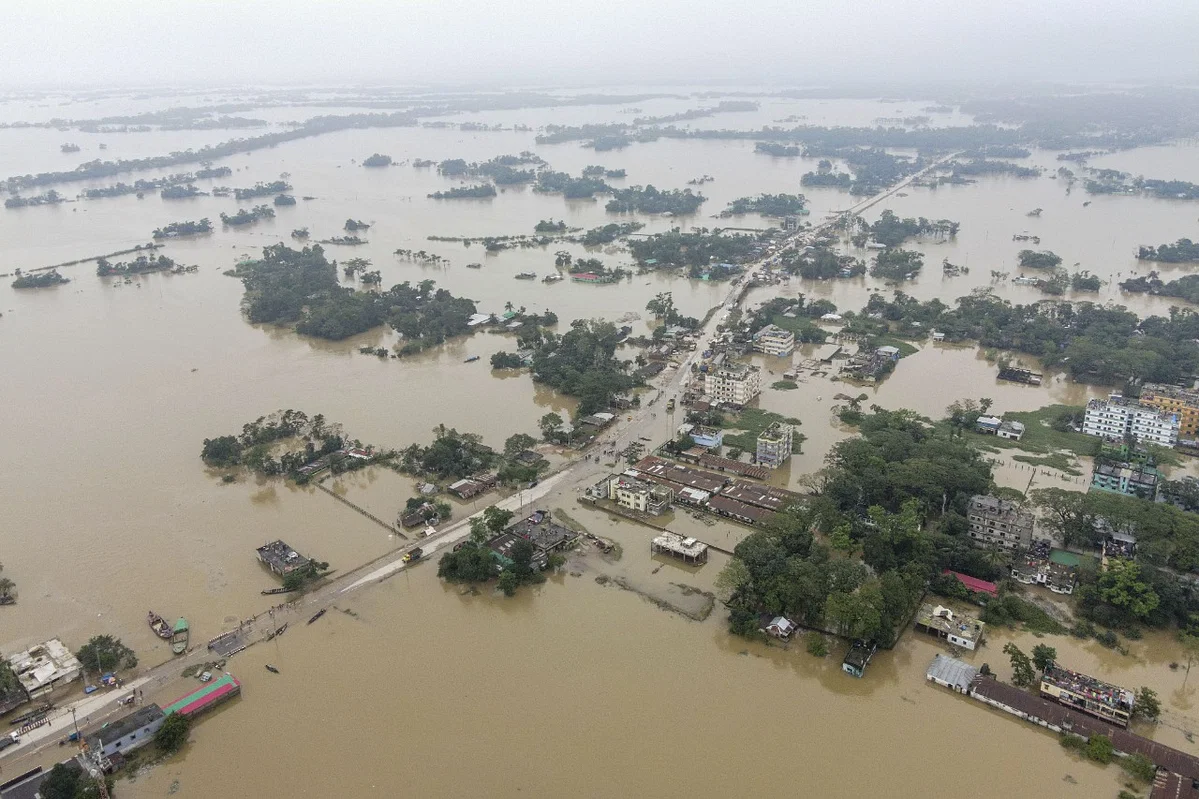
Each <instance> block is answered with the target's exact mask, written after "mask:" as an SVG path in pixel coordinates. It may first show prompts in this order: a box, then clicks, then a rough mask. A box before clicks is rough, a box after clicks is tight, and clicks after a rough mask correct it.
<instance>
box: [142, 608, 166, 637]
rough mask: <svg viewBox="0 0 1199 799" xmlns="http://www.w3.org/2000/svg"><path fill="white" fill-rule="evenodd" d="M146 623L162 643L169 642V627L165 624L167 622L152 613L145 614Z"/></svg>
mask: <svg viewBox="0 0 1199 799" xmlns="http://www.w3.org/2000/svg"><path fill="white" fill-rule="evenodd" d="M146 622H147V623H148V624H149V625H150V629H151V630H153V631H154V634H155V635H157V636H158V637H159V638H161V639H162V640H164V641H169V640H171V625H169V624H167V620H166V619H164V618H163V617H162V616H159V615H158V614H157V613H155V612H154V611H150V612H149V613H147V614H146Z"/></svg>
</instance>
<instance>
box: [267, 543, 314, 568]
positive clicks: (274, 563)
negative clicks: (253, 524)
mask: <svg viewBox="0 0 1199 799" xmlns="http://www.w3.org/2000/svg"><path fill="white" fill-rule="evenodd" d="M258 557H259V558H261V559H262V561H263V562H264V563H266V564H267V565H268V566H270V567H271V568H272V569H274V570H275V571H279V572H282V573H284V574H286V573H287V572H290V571H294V570H295V569H298V568H301V567H302V566H306V565H307V564H308V558H306V557H304V556H303V555H301V554H300V553H299V552H296V551H295V550H294V549H292V548H291V547H290V546H288V545H287V544H286V543H284V542H283V541H280V540H275V541H272V542H270V543H269V544H263V545H262V546H260V547H258Z"/></svg>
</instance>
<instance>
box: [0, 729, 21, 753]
mask: <svg viewBox="0 0 1199 799" xmlns="http://www.w3.org/2000/svg"><path fill="white" fill-rule="evenodd" d="M20 742H21V739H20V738H18V737H17V734H16V733H15V732H10V733H9V734H8V735H5V736H4V737H3V738H0V751H3V750H5V749H7V748H8V747H10V746H13V745H15V744H19V743H20Z"/></svg>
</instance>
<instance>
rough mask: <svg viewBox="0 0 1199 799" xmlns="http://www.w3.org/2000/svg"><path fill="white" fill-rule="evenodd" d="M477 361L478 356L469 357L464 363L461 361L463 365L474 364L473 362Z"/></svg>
mask: <svg viewBox="0 0 1199 799" xmlns="http://www.w3.org/2000/svg"><path fill="white" fill-rule="evenodd" d="M477 360H479V356H478V355H472V356H470V357H469V358H467V359H466V360H465V361H463V363H474V362H475V361H477Z"/></svg>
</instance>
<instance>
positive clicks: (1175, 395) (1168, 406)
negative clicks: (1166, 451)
mask: <svg viewBox="0 0 1199 799" xmlns="http://www.w3.org/2000/svg"><path fill="white" fill-rule="evenodd" d="M1141 402H1142V403H1143V404H1145V405H1148V406H1150V407H1153V408H1157V409H1158V410H1160V411H1165V412H1166V413H1175V414H1178V437H1179V438H1185V439H1188V440H1194V439H1196V438H1199V391H1191V390H1190V389H1185V388H1180V387H1179V386H1167V385H1162V384H1160V383H1146V384H1145V385H1144V386H1142V387H1141Z"/></svg>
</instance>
